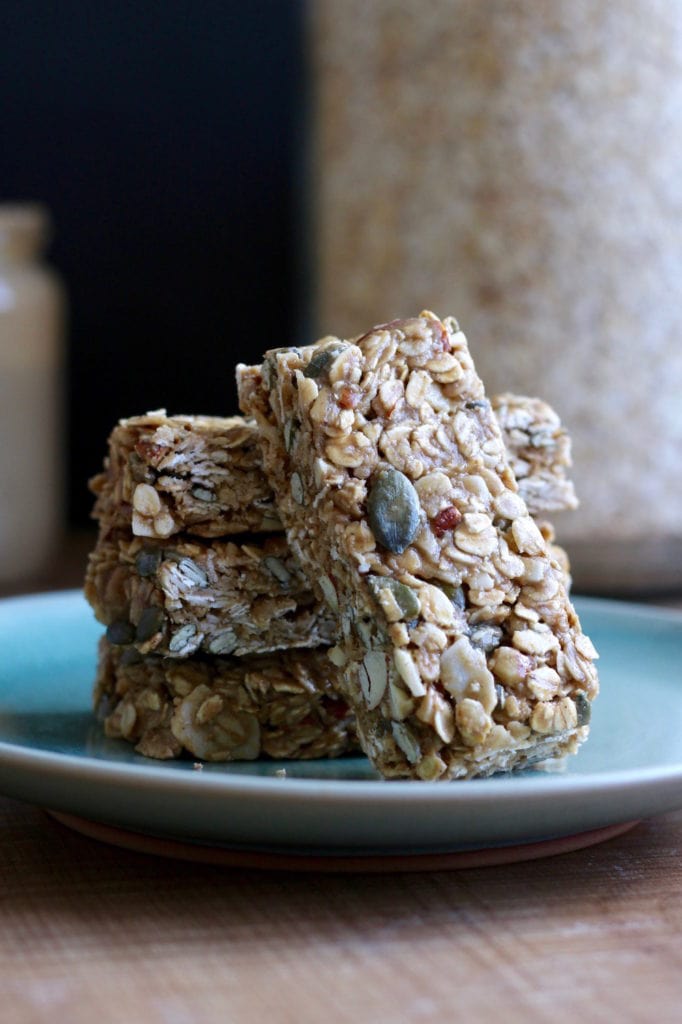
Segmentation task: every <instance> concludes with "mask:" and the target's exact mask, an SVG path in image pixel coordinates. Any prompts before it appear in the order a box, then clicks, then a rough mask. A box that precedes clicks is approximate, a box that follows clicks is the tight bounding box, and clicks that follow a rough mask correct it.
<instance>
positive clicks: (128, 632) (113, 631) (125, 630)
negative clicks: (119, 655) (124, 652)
mask: <svg viewBox="0 0 682 1024" xmlns="http://www.w3.org/2000/svg"><path fill="white" fill-rule="evenodd" d="M134 639H135V627H134V626H133V625H131V623H130V622H124V620H123V619H119V620H118V621H117V622H112V623H110V625H108V626H107V640H108V641H109V643H110V644H116V645H117V646H119V645H122V644H131V643H132V642H133V640H134Z"/></svg>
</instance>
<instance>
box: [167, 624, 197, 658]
mask: <svg viewBox="0 0 682 1024" xmlns="http://www.w3.org/2000/svg"><path fill="white" fill-rule="evenodd" d="M196 631H197V627H196V626H194V625H192V623H191V622H188V623H187V625H186V626H181V627H180V629H179V630H178V631H177V632H176V633H173V636H172V637H171V638H170V641H169V644H168V650H169V651H170V652H171V653H172V654H179V653H180V651H182V650H183V649H184V648H185V647H187V644H188V643H190V641H191V640H192V637H193V636H195V635H196Z"/></svg>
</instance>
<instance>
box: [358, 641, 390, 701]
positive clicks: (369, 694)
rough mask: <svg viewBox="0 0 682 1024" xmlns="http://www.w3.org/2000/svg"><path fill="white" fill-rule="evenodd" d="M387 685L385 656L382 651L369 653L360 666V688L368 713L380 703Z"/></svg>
mask: <svg viewBox="0 0 682 1024" xmlns="http://www.w3.org/2000/svg"><path fill="white" fill-rule="evenodd" d="M387 683H388V669H387V667H386V655H385V654H384V653H383V651H369V652H368V653H367V654H366V655H365V657H364V659H363V661H362V664H361V665H360V687H361V689H362V694H363V696H364V698H365V700H366V701H367V707H368V709H369V710H370V711H372V710H373V709H374V708H376V707H377V706H378V705H379V703H380V702H381V698H382V697H383V695H384V693H385V691H386V684H387Z"/></svg>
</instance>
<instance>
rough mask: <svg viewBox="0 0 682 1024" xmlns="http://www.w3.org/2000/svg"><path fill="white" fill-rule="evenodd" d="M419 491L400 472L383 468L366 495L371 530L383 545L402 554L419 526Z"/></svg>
mask: <svg viewBox="0 0 682 1024" xmlns="http://www.w3.org/2000/svg"><path fill="white" fill-rule="evenodd" d="M419 509H420V506H419V495H418V494H417V492H416V490H415V489H414V486H413V485H412V483H411V482H410V481H409V480H408V479H407V477H406V476H405V474H404V473H401V472H400V471H399V470H397V469H393V468H389V469H383V470H381V471H380V472H379V474H378V475H377V476H376V477H375V480H374V483H373V484H372V487H371V490H370V492H369V497H368V498H367V516H368V518H369V525H370V528H371V530H372V533H373V534H374V536H375V537H376V539H377V540H378V541H379V543H380V544H383V546H384V547H385V548H388V550H389V551H393V552H394V553H395V554H402V552H403V551H404V550H405V548H406V547H407V546H408V544H409V543H410V542H411V541H412V540H413V539H414V537H415V535H416V533H417V530H418V529H419Z"/></svg>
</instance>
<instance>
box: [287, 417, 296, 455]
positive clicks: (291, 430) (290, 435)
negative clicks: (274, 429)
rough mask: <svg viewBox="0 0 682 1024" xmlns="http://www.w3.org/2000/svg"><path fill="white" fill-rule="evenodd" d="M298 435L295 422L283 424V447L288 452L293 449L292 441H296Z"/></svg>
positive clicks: (289, 421) (288, 421)
mask: <svg viewBox="0 0 682 1024" xmlns="http://www.w3.org/2000/svg"><path fill="white" fill-rule="evenodd" d="M297 433H298V424H297V423H296V421H295V420H287V421H286V423H285V424H284V447H285V449H286V450H287V451H288V452H290V451H291V449H292V448H293V447H294V441H295V440H296V434H297Z"/></svg>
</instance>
